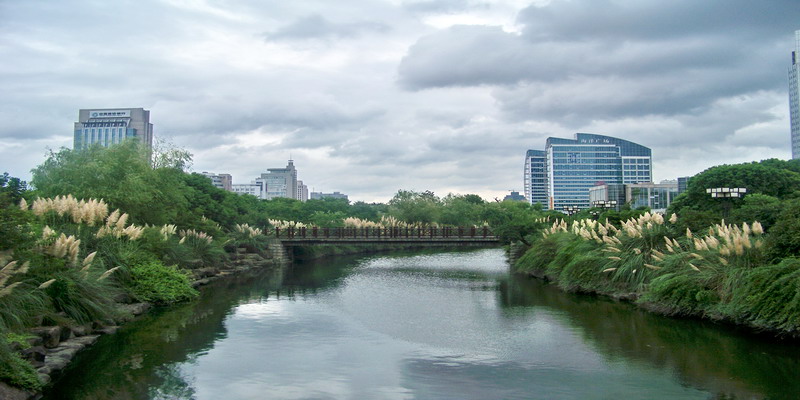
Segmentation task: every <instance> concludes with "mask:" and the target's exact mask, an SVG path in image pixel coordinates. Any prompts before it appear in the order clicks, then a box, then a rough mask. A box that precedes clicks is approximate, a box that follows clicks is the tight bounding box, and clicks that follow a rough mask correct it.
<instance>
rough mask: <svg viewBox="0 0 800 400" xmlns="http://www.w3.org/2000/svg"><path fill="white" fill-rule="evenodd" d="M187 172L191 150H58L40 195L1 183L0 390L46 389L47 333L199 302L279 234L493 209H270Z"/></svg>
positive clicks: (425, 201)
mask: <svg viewBox="0 0 800 400" xmlns="http://www.w3.org/2000/svg"><path fill="white" fill-rule="evenodd" d="M148 160H153V161H152V162H149V161H148ZM190 162H191V155H190V154H188V153H186V152H185V151H182V150H178V149H167V150H163V151H156V152H155V154H152V156H151V155H149V154H147V153H146V152H145V151H144V150H143V149H141V148H140V146H139V145H138V144H137V143H136V142H135V141H129V142H126V143H123V144H121V145H118V146H114V147H112V148H108V149H106V148H102V147H99V146H97V147H92V148H89V149H85V150H82V151H72V150H68V149H62V150H61V151H58V152H51V153H50V154H49V155H48V156H47V158H46V160H45V161H44V163H42V164H41V165H40V166H38V167H37V168H36V169H34V170H33V180H32V182H31V183H32V186H34V187H35V189H33V190H29V189H28V187H27V184H26V183H25V182H22V181H20V180H19V179H17V178H13V177H10V176H8V174H3V175H2V176H0V382H4V383H6V384H8V385H10V386H13V387H17V388H21V389H25V390H29V391H37V390H39V389H40V388H41V386H42V381H41V380H40V377H43V375H41V374H44V375H47V373H46V372H42V371H43V370H42V368H47V366H46V365H45V366H44V367H42V366H41V364H42V361H43V360H42V359H41V358H42V357H43V356H45V355H44V354H43V352H45V350H44V349H42V348H41V347H39V349H40V350H36V348H35V347H34V348H31V346H38V345H40V344H41V339H40V338H37V336H39V335H38V334H39V333H42V332H44V331H46V332H48V334H53V333H54V332H55V336H56V340H55V344H58V340H57V339H58V336H63V338H64V339H66V338H67V337H69V336H79V335H80V336H82V337H84V336H83V335H87V334H90V333H92V332H93V331H94V332H97V331H104V330H107V328H106V327H113V326H115V325H117V324H119V323H121V322H124V321H126V320H128V319H130V318H131V310H132V309H131V307H129V306H130V305H131V303H136V302H147V303H150V304H154V305H169V304H173V303H178V302H183V301H191V300H192V299H194V298H195V297H197V295H198V292H197V291H196V289H195V288H193V282H192V280H193V279H201V278H204V277H205V276H207V274H209V270H218V269H219V268H220V267H221V266H222V265H223V263H226V262H230V261H231V260H233V259H237V257H242V256H243V255H245V256H246V255H252V254H253V253H255V254H263V255H265V256H266V257H268V256H269V254H266V253H268V250H267V249H268V245H269V242H270V238H269V236H268V234H269V232H272V231H273V229H274V228H275V227H284V228H285V227H288V226H302V225H303V224H309V225H316V226H323V227H325V226H328V227H334V226H409V225H431V224H441V225H448V224H452V225H456V224H458V225H466V224H469V223H471V222H474V223H477V222H476V221H478V220H482V217H481V216H480V215H478V213H480V212H482V210H483V207H484V206H486V204H485V202H484V201H483V200H482V199H480V197H478V196H475V195H467V196H456V195H450V196H447V197H445V198H443V199H440V198H438V197H436V196H435V195H433V193H430V192H424V193H417V192H412V191H402V190H401V191H399V192H398V194H397V196H395V198H394V199H393V200H392V201H391V202H389V204H367V203H363V202H356V203H354V204H350V203H349V202H348V201H346V200H339V199H324V200H312V201H307V202H299V201H296V200H290V199H275V200H271V201H263V200H259V199H257V198H255V197H253V196H239V195H236V194H233V193H230V192H227V191H224V190H221V189H217V188H215V187H214V186H213V185H211V182H210V180H209V179H208V178H206V177H204V176H202V175H199V174H190V173H187V172H186V171H185V169H186V168H187V167H188V165H189V164H190ZM355 250H357V249H337V251H338V252H341V251H355ZM312 253H313V252H312ZM212 273H213V272H212ZM122 303H127V304H122ZM43 327H45V328H43ZM50 328H57V329H55V330H52V329H50ZM34 333H35V334H34ZM88 336H91V335H88ZM88 336H85V337H86V338H88ZM88 342H90V341H87V343H88ZM52 346H54V344H53V343H50V344H49V347H52ZM81 347H82V345H81ZM53 350H58V349H50V350H47V351H46V352H45V353H46V354H48V355H47V356H46V357H49V356H50V355H49V354H50V352H52V351H53ZM34 364H35V365H37V367H38V368H39V370H38V371H37V369H35V368H34ZM61 367H63V365H62V366H61ZM45 378H46V377H45Z"/></svg>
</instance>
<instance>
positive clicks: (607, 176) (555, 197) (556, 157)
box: [545, 133, 652, 210]
mask: <svg viewBox="0 0 800 400" xmlns="http://www.w3.org/2000/svg"><path fill="white" fill-rule="evenodd" d="M545 158H546V160H545V162H546V172H547V198H548V208H550V209H553V210H563V209H564V208H565V207H567V206H577V207H579V208H581V209H584V208H589V207H590V200H589V189H590V188H592V187H594V186H596V185H598V184H601V185H602V184H632V183H642V182H651V181H652V152H651V150H650V149H649V148H647V147H644V146H642V145H640V144H636V143H633V142H630V141H627V140H623V139H618V138H614V137H611V136H603V135H596V134H591V133H576V134H575V138H574V139H563V138H554V137H551V138H548V139H547V142H546V143H545Z"/></svg>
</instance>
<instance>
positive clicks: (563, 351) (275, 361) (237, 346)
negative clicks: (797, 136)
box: [46, 249, 800, 399]
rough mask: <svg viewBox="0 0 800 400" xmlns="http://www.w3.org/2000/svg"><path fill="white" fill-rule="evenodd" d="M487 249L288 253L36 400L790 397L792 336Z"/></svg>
mask: <svg viewBox="0 0 800 400" xmlns="http://www.w3.org/2000/svg"><path fill="white" fill-rule="evenodd" d="M507 271H508V264H507V263H506V261H505V258H504V254H503V252H502V251H501V250H497V249H491V250H479V251H471V252H455V253H438V254H436V253H430V254H420V253H416V254H413V253H408V254H405V255H396V256H372V257H367V258H353V257H349V258H338V259H336V260H324V261H319V262H309V263H299V264H296V265H294V266H293V267H291V268H289V269H288V270H286V271H275V272H271V273H261V274H260V275H254V276H250V277H240V278H235V279H231V280H227V281H223V282H218V283H217V284H215V285H214V286H211V287H209V288H207V290H205V291H204V294H203V296H202V298H201V299H200V300H198V301H197V302H195V303H192V304H188V305H185V306H181V307H177V308H171V309H169V310H167V311H162V312H160V313H157V314H155V315H151V316H148V317H146V318H144V319H141V320H138V321H136V322H134V323H131V324H128V325H126V326H125V327H124V328H123V329H121V330H120V332H119V333H118V334H116V335H111V336H106V337H103V338H102V339H101V340H100V341H99V342H98V344H97V345H95V346H93V347H92V348H91V349H90V350H87V351H85V352H83V353H82V354H81V355H79V356H78V358H77V359H76V361H75V362H73V363H72V365H71V366H70V367H69V369H68V371H67V372H66V373H65V374H64V375H63V376H62V378H61V379H60V380H59V381H58V382H57V383H56V385H55V386H54V387H53V388H52V389H51V390H50V391H49V392H48V393H46V398H47V399H709V398H712V399H752V398H755V399H760V398H771V399H784V398H787V399H790V398H798V397H800V396H798V394H800V379H798V378H800V368H798V367H800V346H799V345H798V344H796V343H775V341H774V340H768V339H765V338H760V337H754V336H752V335H746V334H744V333H739V332H736V331H734V330H732V329H731V328H727V327H719V326H715V325H713V324H709V323H702V322H698V321H685V320H678V319H670V318H663V317H658V316H655V315H650V314H647V313H644V312H641V311H639V310H637V309H636V308H634V307H632V306H630V305H627V304H620V303H616V302H613V301H609V300H605V299H598V298H594V297H590V296H579V295H571V294H565V293H563V292H561V291H558V290H557V289H555V288H553V287H551V286H548V285H547V284H544V283H542V282H540V281H536V280H529V279H525V278H520V277H514V276H510V275H509V274H508V272H507Z"/></svg>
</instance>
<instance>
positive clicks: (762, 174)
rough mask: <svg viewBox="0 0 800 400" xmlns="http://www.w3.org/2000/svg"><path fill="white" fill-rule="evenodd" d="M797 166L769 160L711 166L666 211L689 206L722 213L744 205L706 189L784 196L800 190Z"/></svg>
mask: <svg viewBox="0 0 800 400" xmlns="http://www.w3.org/2000/svg"><path fill="white" fill-rule="evenodd" d="M797 165H798V164H797V163H793V162H792V163H790V162H786V161H781V160H775V159H771V160H764V161H761V162H752V163H744V164H735V165H719V166H716V167H711V168H709V169H707V170H705V171H703V172H701V173H699V174H697V175H695V176H693V177H692V178H691V179H690V180H689V188H688V190H687V191H686V192H685V193H683V194H681V196H678V198H676V199H675V201H673V202H672V204H670V207H669V212H671V213H672V212H677V213H680V211H681V210H682V209H683V208H685V207H690V208H692V209H694V210H697V211H712V212H716V213H719V214H720V215H721V214H722V213H723V211H724V210H725V209H726V207H730V208H732V209H734V210H735V209H737V208H739V207H741V206H742V205H743V204H744V202H743V200H742V199H741V198H730V199H719V198H712V197H711V196H709V195H708V193H706V189H708V188H718V187H730V188H747V193H748V194H747V195H746V196H745V197H747V196H750V195H751V194H754V193H758V194H764V195H768V196H772V197H775V198H777V199H781V200H782V199H787V198H789V197H791V196H792V195H793V193H794V192H796V191H797V190H800V173H798V172H795V170H794V169H795V168H796V167H797ZM684 195H685V196H684Z"/></svg>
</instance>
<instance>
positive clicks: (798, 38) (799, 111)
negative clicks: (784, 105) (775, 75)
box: [789, 31, 800, 158]
mask: <svg viewBox="0 0 800 400" xmlns="http://www.w3.org/2000/svg"><path fill="white" fill-rule="evenodd" d="M799 77H800V31H795V32H794V50H793V51H792V65H791V66H790V67H789V117H790V119H791V127H792V158H800V82H798V78H799Z"/></svg>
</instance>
